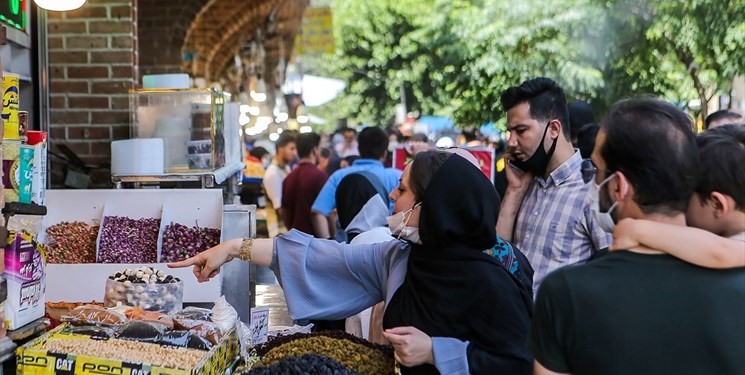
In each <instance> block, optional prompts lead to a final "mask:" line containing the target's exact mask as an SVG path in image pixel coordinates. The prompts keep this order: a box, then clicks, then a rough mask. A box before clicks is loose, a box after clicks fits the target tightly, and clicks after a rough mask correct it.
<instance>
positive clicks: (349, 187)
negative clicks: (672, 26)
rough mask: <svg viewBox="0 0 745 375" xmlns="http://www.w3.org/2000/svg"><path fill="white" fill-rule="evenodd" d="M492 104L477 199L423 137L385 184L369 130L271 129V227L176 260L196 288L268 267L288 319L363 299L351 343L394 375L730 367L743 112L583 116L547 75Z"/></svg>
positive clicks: (634, 109) (469, 136) (388, 172)
mask: <svg viewBox="0 0 745 375" xmlns="http://www.w3.org/2000/svg"><path fill="white" fill-rule="evenodd" d="M501 104H502V107H503V109H504V110H505V115H506V119H507V130H508V131H509V139H508V140H507V144H506V146H507V148H506V150H505V152H504V154H503V155H501V158H499V159H498V160H502V161H503V163H504V165H503V168H498V169H499V174H498V177H497V178H495V180H499V178H501V179H502V180H501V181H502V182H503V183H502V184H500V183H498V182H497V183H496V186H497V187H496V188H495V181H489V179H488V178H486V177H485V175H484V174H483V173H482V172H481V170H480V167H479V161H478V160H476V159H475V158H473V156H471V155H470V154H468V153H467V152H465V151H463V149H456V150H450V151H451V152H442V151H439V150H433V147H432V146H431V145H429V144H428V143H427V142H426V138H425V139H423V140H422V141H421V142H417V144H419V145H420V146H421V147H420V146H416V147H415V149H411V150H407V151H408V152H410V154H411V155H410V156H411V158H412V159H413V162H412V163H410V164H409V165H408V166H407V167H406V169H405V170H404V171H403V173H402V171H399V170H397V169H393V168H391V167H389V166H387V164H386V163H387V162H389V154H390V151H391V149H390V147H389V146H390V144H391V139H396V138H395V137H394V138H391V137H390V134H387V133H386V132H385V131H384V130H383V129H381V128H378V127H367V128H364V129H362V130H361V131H360V132H359V133H357V132H356V131H355V130H354V129H350V128H343V129H341V130H340V131H339V132H338V136H337V138H338V143H337V144H336V145H335V146H334V147H331V148H321V147H320V143H321V138H320V137H319V136H318V135H316V134H313V133H309V134H299V135H298V134H290V133H289V132H288V133H287V134H286V136H285V134H283V136H282V137H280V139H279V140H278V141H277V145H276V146H277V152H276V154H275V156H274V158H273V159H272V162H271V165H270V166H269V168H268V169H267V171H266V173H265V175H264V180H265V182H264V183H265V189H266V195H267V198H268V199H267V209H271V210H274V211H276V212H275V213H276V214H277V217H278V218H280V219H282V220H281V222H282V223H284V226H286V228H287V229H286V230H289V232H288V233H287V234H286V235H284V236H279V237H277V239H276V240H266V241H264V240H257V241H256V242H254V241H253V240H250V241H249V240H247V239H236V240H235V241H229V242H226V243H225V244H223V245H220V246H218V247H216V248H213V249H210V250H208V251H207V252H205V253H203V254H200V255H198V256H197V257H195V258H192V259H190V260H188V261H186V262H182V263H181V264H179V266H188V265H193V266H194V267H195V270H196V271H197V272H196V273H197V274H199V275H200V280H202V279H204V278H208V277H209V276H210V275H212V273H213V272H214V270H215V269H217V267H219V266H220V265H221V264H222V263H224V262H225V261H229V260H230V259H232V258H234V257H239V258H241V259H244V260H251V261H254V262H257V263H259V264H263V265H266V266H271V267H272V269H273V270H274V271H275V273H276V274H277V275H278V278H279V279H280V281H281V282H282V285H283V286H285V287H286V288H285V293H286V296H287V300H288V306H289V310H290V314H291V316H292V317H293V318H294V319H298V320H300V319H329V320H339V319H343V318H347V317H350V316H353V315H355V314H357V313H359V312H360V311H362V310H363V309H364V308H369V307H371V306H373V305H376V303H378V302H380V303H379V304H377V305H376V308H375V309H372V310H367V311H368V312H367V314H366V315H364V316H363V317H362V318H361V319H362V320H363V321H364V324H362V327H363V328H362V329H360V328H359V320H360V317H359V316H358V317H357V320H356V322H358V323H357V325H356V326H354V327H352V328H351V330H352V331H353V332H356V333H357V334H360V335H362V336H364V337H365V338H368V339H371V340H373V341H376V342H380V343H390V344H392V345H393V347H394V349H395V353H396V359H397V361H398V362H399V363H400V364H402V365H403V366H404V368H403V372H404V373H411V374H420V373H421V374H429V373H432V374H436V373H443V374H461V373H462V374H466V373H472V374H476V373H478V374H494V373H509V374H527V373H531V372H533V373H535V374H568V373H571V374H743V373H745V319H743V317H745V123H743V117H742V116H741V115H739V114H738V113H735V112H732V111H727V110H722V111H718V112H714V113H712V114H710V115H709V116H708V117H707V118H706V119H705V123H704V129H705V130H704V131H703V132H702V133H701V134H698V135H696V134H695V131H694V129H695V127H694V124H693V121H692V119H691V118H690V117H689V115H688V114H686V113H685V112H684V111H682V110H681V109H679V108H677V107H676V106H675V105H673V104H671V103H668V102H665V101H663V100H660V99H656V98H652V97H639V98H632V99H626V100H622V101H620V102H618V103H616V104H615V105H614V106H613V107H612V108H610V109H609V110H608V111H607V113H605V114H604V116H603V117H602V120H601V121H599V122H596V121H595V117H594V115H593V112H592V108H591V107H590V106H589V105H588V104H587V103H584V102H572V103H569V104H568V103H567V101H566V96H565V93H564V91H563V89H562V88H561V87H560V86H559V85H558V84H557V83H556V82H554V81H553V80H551V79H548V78H536V79H531V80H528V81H525V82H523V83H522V84H520V85H518V86H514V87H511V88H509V89H507V90H505V91H504V93H503V94H502V97H501ZM462 143H464V146H465V147H472V146H478V145H479V144H478V143H479V138H478V134H477V131H476V130H473V129H469V130H465V131H464V132H463V133H462ZM296 150H297V155H296ZM252 155H253V154H252ZM252 157H253V158H254V159H257V161H258V160H260V159H261V158H262V157H264V156H263V154H262V153H258V154H257V155H255V156H252ZM296 157H299V162H296V161H295V159H296ZM350 158H351V159H350ZM348 159H349V160H348ZM291 163H296V166H295V167H294V169H293V170H292V171H290V164H291ZM334 163H336V164H334ZM334 165H335V166H334ZM499 176H501V177H499ZM500 185H501V188H500ZM293 229H295V230H294V231H293ZM284 231H285V230H284V229H280V228H279V226H278V230H277V232H272V233H270V235H271V236H272V237H275V236H276V234H277V233H281V232H284ZM301 232H303V233H301ZM246 251H248V253H247V254H248V255H247V258H246ZM251 251H253V254H254V257H253V258H252V255H251V254H252V253H251ZM257 254H258V255H257ZM298 259H303V261H298ZM288 288H289V289H288ZM370 311H371V312H370ZM339 322H341V323H340V324H341V328H344V322H343V320H340V321H339ZM336 327H339V326H336ZM346 327H347V329H350V326H349V321H347V325H346ZM383 329H385V330H383Z"/></svg>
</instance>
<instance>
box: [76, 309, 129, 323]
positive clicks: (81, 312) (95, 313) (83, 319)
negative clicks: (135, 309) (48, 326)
mask: <svg viewBox="0 0 745 375" xmlns="http://www.w3.org/2000/svg"><path fill="white" fill-rule="evenodd" d="M62 321H64V322H69V323H70V324H72V325H79V326H80V325H100V326H115V325H119V324H121V323H124V322H125V321H126V318H125V317H124V315H122V314H119V313H117V312H115V311H111V310H107V309H105V308H103V307H101V306H95V305H84V306H78V307H76V308H74V309H73V310H72V311H70V313H69V314H67V315H65V316H63V317H62Z"/></svg>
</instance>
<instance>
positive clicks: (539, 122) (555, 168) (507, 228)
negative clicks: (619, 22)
mask: <svg viewBox="0 0 745 375" xmlns="http://www.w3.org/2000/svg"><path fill="white" fill-rule="evenodd" d="M501 101H502V106H503V108H504V109H505V110H506V111H507V129H508V130H509V131H510V138H509V141H508V143H507V146H508V151H507V154H506V155H505V158H506V159H507V160H508V164H509V167H508V168H506V174H507V184H508V185H507V190H506V192H505V195H504V197H503V199H502V207H501V210H500V214H499V221H498V223H497V233H499V235H500V236H502V237H503V238H505V239H507V240H511V241H512V243H514V244H515V245H517V247H518V248H519V249H520V250H522V251H523V253H525V255H526V256H527V257H528V260H529V261H530V263H531V266H533V269H534V270H535V274H534V280H533V290H534V293H535V291H537V290H538V286H540V284H541V281H542V280H543V278H544V277H545V276H546V275H547V274H548V273H549V272H551V271H553V270H555V269H557V268H560V267H562V266H565V265H568V264H573V263H579V262H583V261H586V260H587V259H589V258H590V257H591V256H593V255H595V254H596V253H597V252H598V251H601V250H605V249H607V248H608V246H609V244H610V241H611V234H610V233H607V232H606V231H604V230H603V229H602V228H601V227H600V226H599V225H598V223H597V221H596V220H595V219H594V217H593V214H592V210H591V203H592V201H591V200H590V197H591V196H592V194H591V191H590V187H591V186H590V184H588V183H586V182H585V181H584V180H583V178H582V156H581V155H580V153H579V151H578V150H575V149H574V148H573V146H572V143H571V141H570V134H569V123H568V121H569V120H568V119H569V114H568V110H567V105H566V97H565V95H564V90H562V88H561V87H559V85H558V84H557V83H556V82H554V81H553V80H551V79H549V78H535V79H531V80H528V81H525V82H523V83H522V84H521V85H520V86H517V87H510V88H509V89H507V90H505V92H504V93H502V97H501Z"/></svg>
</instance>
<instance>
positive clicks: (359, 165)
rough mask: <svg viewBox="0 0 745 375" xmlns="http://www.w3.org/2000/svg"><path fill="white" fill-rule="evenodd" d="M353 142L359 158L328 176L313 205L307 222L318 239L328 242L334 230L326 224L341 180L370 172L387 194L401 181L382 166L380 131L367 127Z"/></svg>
mask: <svg viewBox="0 0 745 375" xmlns="http://www.w3.org/2000/svg"><path fill="white" fill-rule="evenodd" d="M357 142H358V143H359V151H360V158H359V159H357V160H355V161H354V163H353V164H352V165H351V166H349V167H347V168H343V169H339V170H338V171H336V172H334V173H333V174H332V175H331V176H329V179H328V181H326V184H325V185H324V186H323V188H321V192H320V193H319V194H318V197H317V198H316V200H315V202H313V207H312V208H311V219H312V221H313V229H314V230H315V232H316V237H318V238H331V236H332V233H331V228H335V225H334V224H335V223H333V222H332V223H329V217H331V213H332V212H333V211H334V209H335V208H336V188H337V186H339V182H341V180H342V179H343V178H344V177H346V176H347V175H349V174H351V173H354V172H358V171H370V172H371V173H372V174H374V175H376V176H377V177H379V178H380V181H381V182H382V183H383V186H385V188H386V190H387V191H391V190H393V189H394V188H395V187H396V185H398V180H399V179H400V178H401V171H399V170H397V169H393V168H385V166H383V161H384V160H385V156H386V152H388V136H387V135H386V134H385V131H383V129H381V128H378V127H373V126H371V127H367V128H365V129H363V130H362V131H361V132H360V134H359V136H358V138H357ZM390 208H391V209H392V208H393V206H392V205H391V207H390Z"/></svg>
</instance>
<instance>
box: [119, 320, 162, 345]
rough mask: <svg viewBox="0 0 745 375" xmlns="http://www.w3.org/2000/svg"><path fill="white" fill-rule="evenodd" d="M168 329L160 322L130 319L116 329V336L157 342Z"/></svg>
mask: <svg viewBox="0 0 745 375" xmlns="http://www.w3.org/2000/svg"><path fill="white" fill-rule="evenodd" d="M166 330H167V327H166V326H165V325H163V324H160V323H154V322H143V321H141V320H130V321H128V322H126V323H124V324H122V325H121V326H119V328H118V329H117V330H116V338H118V339H127V340H137V341H141V342H157V341H158V340H159V339H160V337H161V336H162V335H163V334H164V333H165V332H166Z"/></svg>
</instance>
